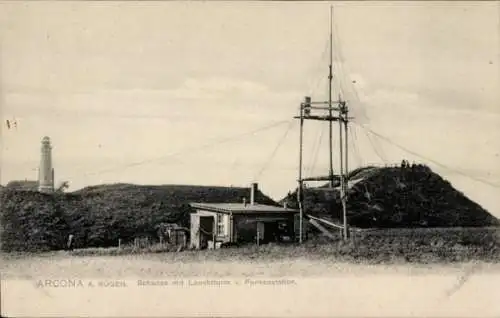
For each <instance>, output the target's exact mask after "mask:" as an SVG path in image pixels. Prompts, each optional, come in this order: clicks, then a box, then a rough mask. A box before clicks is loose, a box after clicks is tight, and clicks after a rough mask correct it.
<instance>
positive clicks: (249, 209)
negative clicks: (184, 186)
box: [190, 203, 299, 214]
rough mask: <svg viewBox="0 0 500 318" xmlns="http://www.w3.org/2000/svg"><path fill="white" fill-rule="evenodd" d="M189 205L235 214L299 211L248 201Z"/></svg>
mask: <svg viewBox="0 0 500 318" xmlns="http://www.w3.org/2000/svg"><path fill="white" fill-rule="evenodd" d="M190 205H191V207H193V208H196V209H201V210H206V211H212V212H220V213H237V214H247V213H249V214H259V213H299V211H298V210H295V209H291V208H285V207H280V206H274V205H267V204H258V203H254V204H250V203H247V204H245V203H190Z"/></svg>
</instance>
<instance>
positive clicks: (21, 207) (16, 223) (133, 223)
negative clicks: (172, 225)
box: [0, 184, 276, 251]
mask: <svg viewBox="0 0 500 318" xmlns="http://www.w3.org/2000/svg"><path fill="white" fill-rule="evenodd" d="M249 193H250V190H249V189H248V188H234V187H233V188H229V187H209V186H184V185H162V186H142V185H132V184H113V185H101V186H93V187H88V188H84V189H82V190H79V191H75V192H73V193H55V194H52V195H48V194H43V193H39V192H34V191H19V190H12V189H7V188H3V189H2V190H1V191H0V202H2V205H1V206H0V221H1V229H0V230H1V232H0V239H1V242H2V246H1V248H2V250H3V251H40V250H53V249H61V248H63V247H64V244H65V241H66V239H67V237H68V235H69V234H73V235H74V237H75V242H74V243H75V247H77V248H82V247H107V246H116V245H117V244H118V239H122V242H123V243H128V242H130V241H131V240H133V239H134V238H135V237H138V236H142V235H144V236H152V237H157V235H156V234H157V226H158V224H160V223H162V222H166V223H169V222H176V223H180V224H181V225H184V226H187V225H188V223H189V210H190V207H189V206H188V204H189V202H193V201H196V202H240V201H242V198H243V197H248V196H249ZM256 200H257V201H258V202H261V203H265V204H276V202H274V201H273V200H272V199H270V198H269V197H267V196H266V195H264V194H263V193H262V192H260V191H259V192H258V193H257V197H256Z"/></svg>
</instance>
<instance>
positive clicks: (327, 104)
mask: <svg viewBox="0 0 500 318" xmlns="http://www.w3.org/2000/svg"><path fill="white" fill-rule="evenodd" d="M332 64H333V6H330V63H329V67H328V69H329V73H328V101H311V97H309V96H306V97H305V98H304V101H303V102H302V103H301V104H300V115H299V116H294V118H296V119H299V120H300V140H299V143H300V146H299V173H298V174H299V176H298V180H297V181H298V188H297V202H298V205H299V218H300V220H299V227H300V228H299V242H300V243H302V242H303V225H304V223H303V218H304V202H303V201H304V181H306V180H315V179H317V178H304V177H303V176H302V172H303V171H302V165H303V134H304V120H306V119H307V120H318V121H328V122H329V128H330V129H329V135H330V138H329V159H330V162H329V163H330V164H329V174H328V177H327V178H326V179H323V177H322V178H320V179H321V180H328V181H329V184H330V189H331V190H332V191H333V186H334V184H335V182H334V181H335V175H334V174H333V122H334V121H338V122H339V137H340V149H339V150H340V156H339V163H340V171H339V172H340V173H339V174H340V193H341V202H342V214H343V226H341V228H342V229H343V238H344V239H347V238H348V225H347V196H346V192H347V178H346V176H345V174H346V173H347V172H348V171H347V160H348V157H347V132H348V130H347V123H348V120H349V117H348V116H347V114H348V113H347V106H346V102H345V101H342V100H341V95H340V92H339V99H338V100H337V101H333V100H332V90H333V88H332V81H333V66H332ZM333 104H336V105H338V107H335V106H333ZM312 110H319V111H321V110H323V111H325V110H327V111H328V112H327V115H320V114H312V113H311V111H312ZM334 111H338V116H334V114H333V112H334ZM343 133H345V144H344V138H343ZM344 147H345V149H344ZM344 152H345V153H344ZM344 155H345V157H344ZM344 161H345V162H344ZM344 164H345V166H344ZM339 227H340V226H339Z"/></svg>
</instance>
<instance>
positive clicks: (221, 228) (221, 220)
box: [217, 213, 226, 235]
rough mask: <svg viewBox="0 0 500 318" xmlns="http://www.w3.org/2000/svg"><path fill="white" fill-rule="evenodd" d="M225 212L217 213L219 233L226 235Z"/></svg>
mask: <svg viewBox="0 0 500 318" xmlns="http://www.w3.org/2000/svg"><path fill="white" fill-rule="evenodd" d="M224 219H225V218H224V214H221V213H219V214H217V235H225V234H226V233H225V226H224Z"/></svg>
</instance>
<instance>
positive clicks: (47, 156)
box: [38, 137, 54, 193]
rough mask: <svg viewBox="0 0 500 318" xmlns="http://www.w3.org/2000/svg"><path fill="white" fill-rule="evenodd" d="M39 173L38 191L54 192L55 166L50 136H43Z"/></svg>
mask: <svg viewBox="0 0 500 318" xmlns="http://www.w3.org/2000/svg"><path fill="white" fill-rule="evenodd" d="M38 171H39V175H38V191H40V192H45V193H52V192H54V168H52V146H51V145H50V138H49V137H43V139H42V149H41V157H40V168H39V170H38Z"/></svg>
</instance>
